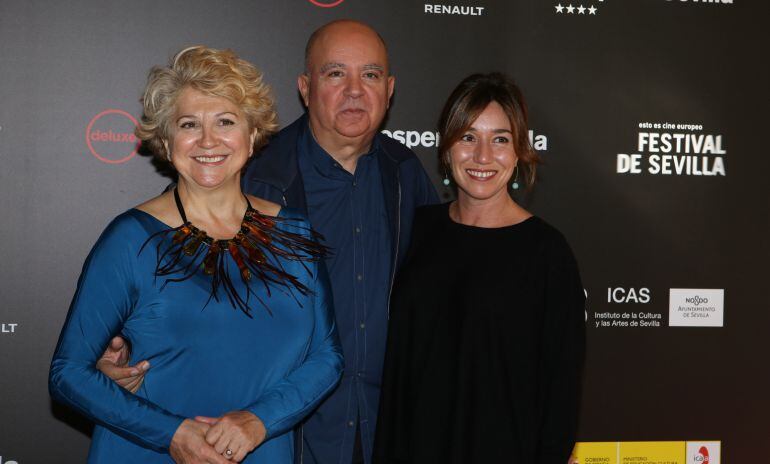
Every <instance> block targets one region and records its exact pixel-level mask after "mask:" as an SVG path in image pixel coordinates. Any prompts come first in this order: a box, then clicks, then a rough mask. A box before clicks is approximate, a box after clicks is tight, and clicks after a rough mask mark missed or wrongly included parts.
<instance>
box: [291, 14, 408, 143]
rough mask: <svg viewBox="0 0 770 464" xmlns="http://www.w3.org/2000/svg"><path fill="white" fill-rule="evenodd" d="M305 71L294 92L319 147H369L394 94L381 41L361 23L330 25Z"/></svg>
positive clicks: (322, 31) (313, 52)
mask: <svg viewBox="0 0 770 464" xmlns="http://www.w3.org/2000/svg"><path fill="white" fill-rule="evenodd" d="M307 67H308V69H307V70H306V71H307V74H303V75H301V76H300V77H299V79H298V86H299V90H300V93H301V94H302V99H303V100H304V102H305V105H306V106H307V108H308V113H309V116H310V125H311V128H312V129H313V134H314V135H315V137H316V139H317V140H318V142H319V143H320V144H321V146H323V147H324V148H327V150H328V149H330V148H331V149H332V150H334V148H335V147H341V146H345V145H354V144H362V145H368V144H370V143H371V141H372V139H373V138H374V135H375V134H376V132H377V130H378V129H379V127H380V124H382V121H383V119H384V118H385V112H386V111H387V109H388V105H389V102H390V97H391V95H392V94H393V84H394V79H393V77H392V76H389V75H388V58H387V52H386V50H385V45H384V44H383V43H382V40H380V38H379V37H378V36H377V34H376V33H375V32H374V31H373V30H371V29H370V28H369V27H367V26H365V25H363V24H360V23H356V22H350V21H342V22H338V23H334V24H331V25H329V26H326V27H325V28H324V29H323V30H321V32H320V33H319V35H318V37H317V38H316V40H315V41H314V42H313V44H312V48H311V50H310V51H309V55H308V66H307Z"/></svg>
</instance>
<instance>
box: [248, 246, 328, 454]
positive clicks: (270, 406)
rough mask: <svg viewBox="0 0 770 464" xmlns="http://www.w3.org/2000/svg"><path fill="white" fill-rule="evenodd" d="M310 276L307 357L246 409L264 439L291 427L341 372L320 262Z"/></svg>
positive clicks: (326, 390) (317, 401) (315, 404)
mask: <svg viewBox="0 0 770 464" xmlns="http://www.w3.org/2000/svg"><path fill="white" fill-rule="evenodd" d="M313 277H314V278H313V292H314V293H313V296H312V300H313V312H314V315H315V326H314V329H313V335H312V339H311V340H310V346H309V350H308V354H307V357H306V358H305V360H304V362H303V363H302V364H300V365H299V366H298V367H297V368H296V369H294V370H293V371H292V372H291V373H290V374H289V375H287V376H286V377H285V378H284V379H283V380H281V381H280V382H278V383H276V384H275V385H273V386H272V387H271V388H269V389H268V390H267V391H265V392H264V393H263V394H262V395H261V396H260V398H259V399H257V401H255V402H254V403H253V404H251V405H250V406H248V407H247V408H246V410H247V411H249V412H251V413H253V414H254V415H256V416H257V417H259V418H260V420H261V421H262V423H263V424H264V425H265V428H266V429H267V438H266V439H270V438H272V437H275V436H278V435H281V434H283V433H285V432H287V431H289V430H290V429H291V428H292V427H294V426H295V425H296V424H297V423H298V422H299V421H300V420H302V419H303V418H304V417H305V416H307V415H308V414H309V413H310V412H311V411H312V410H313V409H315V407H316V406H318V404H319V403H320V402H321V401H322V400H323V399H324V398H325V397H326V396H327V395H328V394H329V393H331V391H332V390H333V389H334V388H335V387H336V386H337V382H339V379H340V377H341V375H342V369H343V358H342V347H341V345H340V342H339V338H338V336H337V327H336V324H335V322H334V311H333V308H332V302H331V290H330V288H329V277H328V274H327V271H326V266H325V265H324V263H323V261H321V262H319V263H317V264H316V269H315V272H314V273H313Z"/></svg>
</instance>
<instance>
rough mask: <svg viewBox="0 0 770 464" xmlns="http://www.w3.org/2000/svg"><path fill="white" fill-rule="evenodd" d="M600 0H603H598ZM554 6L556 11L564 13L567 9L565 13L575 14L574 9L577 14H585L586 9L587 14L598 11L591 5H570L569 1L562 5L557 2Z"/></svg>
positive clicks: (594, 13) (593, 13)
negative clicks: (567, 3)
mask: <svg viewBox="0 0 770 464" xmlns="http://www.w3.org/2000/svg"><path fill="white" fill-rule="evenodd" d="M599 1H600V2H601V1H603V0H599ZM554 8H556V13H564V10H565V9H566V10H567V14H575V10H577V12H578V14H586V11H588V14H592V15H596V12H597V11H599V9H598V8H596V7H595V6H593V5H591V6H590V7H589V8H586V7H584V6H583V5H580V6H577V7H575V6H572V4H571V3H570V4H569V5H567V6H564V5H562V4H561V3H559V4H558V5H555V6H554Z"/></svg>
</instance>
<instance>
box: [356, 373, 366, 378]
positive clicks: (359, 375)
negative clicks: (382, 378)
mask: <svg viewBox="0 0 770 464" xmlns="http://www.w3.org/2000/svg"><path fill="white" fill-rule="evenodd" d="M363 375H364V374H362V373H360V372H359V373H357V374H356V376H357V377H363Z"/></svg>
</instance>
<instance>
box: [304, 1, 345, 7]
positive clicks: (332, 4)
mask: <svg viewBox="0 0 770 464" xmlns="http://www.w3.org/2000/svg"><path fill="white" fill-rule="evenodd" d="M308 1H309V2H310V3H312V4H313V5H315V6H320V7H321V8H333V7H335V6H337V5H339V4H340V3H342V2H344V1H345V0H328V1H326V2H323V1H321V0H308Z"/></svg>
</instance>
